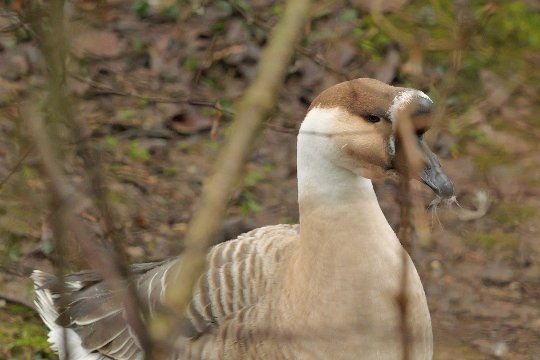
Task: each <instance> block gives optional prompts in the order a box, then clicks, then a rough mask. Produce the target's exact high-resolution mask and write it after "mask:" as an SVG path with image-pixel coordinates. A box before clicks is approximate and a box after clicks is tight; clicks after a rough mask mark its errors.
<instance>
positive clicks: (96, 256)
mask: <svg viewBox="0 0 540 360" xmlns="http://www.w3.org/2000/svg"><path fill="white" fill-rule="evenodd" d="M29 10H37V11H39V12H40V13H41V15H42V16H39V17H35V20H34V22H32V23H31V24H32V27H33V29H34V30H35V32H36V33H40V34H42V40H41V41H38V45H39V46H40V49H41V52H42V54H43V58H44V60H45V64H46V70H47V71H46V73H45V74H46V77H47V112H46V113H45V114H46V116H47V120H48V123H49V126H54V125H58V124H60V123H63V124H66V125H68V126H69V127H70V129H71V130H72V132H73V135H74V136H75V137H77V138H81V137H82V133H83V131H82V130H81V126H80V124H79V123H78V122H77V117H76V116H75V112H74V111H73V109H72V104H71V103H70V100H69V98H68V96H67V91H66V84H65V82H66V54H67V48H66V44H67V41H66V39H65V32H64V27H63V24H64V12H63V10H64V2H63V0H56V1H52V2H51V3H50V4H47V5H43V6H42V7H41V5H38V4H34V6H33V7H32V9H29ZM21 111H23V112H24V117H23V118H25V119H26V123H27V126H28V129H29V132H30V134H31V135H32V137H33V139H34V143H35V146H36V148H37V150H38V151H39V154H40V155H41V162H42V168H43V172H44V174H45V175H46V177H47V178H48V179H49V182H48V186H49V190H50V194H51V208H52V209H57V210H58V211H57V214H58V215H57V216H55V217H54V218H53V220H54V222H53V231H54V234H55V240H56V246H57V249H58V261H59V263H60V267H59V268H58V275H59V276H60V280H61V279H62V276H63V271H64V269H65V268H66V266H65V265H66V252H65V249H64V247H65V244H66V240H67V230H68V229H70V230H71V231H72V232H73V233H74V234H75V238H76V239H78V240H79V245H80V246H81V248H82V250H83V251H84V252H85V255H87V260H88V261H89V263H90V265H91V266H92V267H93V269H94V270H95V271H96V272H97V273H99V274H101V275H103V277H104V279H105V281H106V282H107V283H108V285H109V286H110V288H118V289H121V291H120V293H121V295H122V297H121V301H122V303H123V304H124V305H125V307H124V313H125V317H126V320H127V322H128V324H129V326H130V328H131V329H132V330H133V332H134V334H135V336H136V338H137V340H138V344H140V347H141V348H142V350H143V351H144V352H145V353H147V354H149V353H151V349H152V342H151V339H150V337H149V336H148V333H147V330H146V327H145V325H144V322H143V319H142V318H141V313H142V314H144V312H143V311H142V307H141V306H140V301H139V299H138V294H137V292H136V289H135V286H134V285H133V284H132V283H131V281H129V278H128V270H127V266H126V265H125V261H124V259H125V255H124V251H123V247H122V241H121V240H122V239H121V237H120V235H119V234H118V232H117V231H115V226H114V223H115V222H114V220H113V218H112V215H111V211H110V206H109V205H108V202H107V199H106V197H105V195H104V186H103V181H102V179H101V176H100V174H99V169H98V167H97V164H98V161H97V159H98V157H97V156H96V154H95V153H94V152H93V151H91V149H90V148H89V147H88V146H87V144H86V143H85V142H83V143H82V144H81V146H80V147H79V154H80V155H81V156H82V158H83V164H84V166H85V170H86V172H87V174H88V175H89V178H90V179H89V180H90V185H91V189H92V192H93V194H92V199H93V200H94V201H95V203H96V205H97V207H98V208H99V210H100V211H101V214H102V216H103V219H104V222H105V226H106V231H107V233H108V234H109V235H110V237H111V239H112V245H113V247H114V249H113V250H114V251H110V250H111V249H105V248H102V247H100V246H98V245H97V244H96V243H94V241H93V239H91V238H90V237H89V235H88V234H89V232H88V231H87V229H85V227H84V226H83V225H81V224H80V221H79V220H78V219H77V218H76V217H75V211H74V209H75V206H74V204H73V201H72V200H71V197H70V191H69V189H70V186H69V183H68V182H67V180H65V177H64V174H63V171H62V168H61V166H60V163H59V161H58V158H57V155H56V152H55V149H54V146H53V141H52V139H51V138H50V135H49V132H48V130H50V129H47V128H46V127H45V124H44V121H43V119H42V117H41V116H40V114H39V113H38V112H37V110H36V108H35V105H34V104H25V106H22V107H21ZM107 250H108V251H107ZM61 285H62V286H63V287H64V286H65V285H64V282H63V281H61ZM61 295H62V292H61ZM59 301H60V307H61V308H63V307H65V306H67V304H66V303H65V301H66V300H65V298H64V297H63V296H60V299H59ZM64 338H65V335H64ZM65 340H66V339H64V344H66V342H65ZM64 350H65V351H68V350H69V349H68V348H66V347H65V346H64Z"/></svg>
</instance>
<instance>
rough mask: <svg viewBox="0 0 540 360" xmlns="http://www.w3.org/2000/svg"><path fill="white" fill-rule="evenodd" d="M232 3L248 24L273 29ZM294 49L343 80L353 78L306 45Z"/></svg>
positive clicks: (261, 28) (267, 30)
mask: <svg viewBox="0 0 540 360" xmlns="http://www.w3.org/2000/svg"><path fill="white" fill-rule="evenodd" d="M231 5H232V6H233V7H234V9H235V10H236V12H238V13H239V14H240V15H241V16H242V17H243V18H244V19H245V20H246V21H247V22H248V24H253V25H255V26H257V27H258V28H259V29H260V30H263V31H264V32H269V31H270V30H271V27H270V25H268V24H267V23H266V21H264V20H262V19H260V18H259V17H257V16H256V15H254V14H250V13H248V12H247V11H246V10H244V8H242V6H241V5H240V4H238V3H237V2H236V1H231ZM294 49H295V51H296V52H297V53H299V54H301V55H303V56H306V57H307V58H308V59H310V60H311V61H313V62H314V63H315V64H317V65H319V66H321V67H322V68H324V69H325V70H327V71H329V72H331V73H334V74H337V75H339V76H341V77H342V78H343V80H351V79H350V77H349V75H348V74H347V73H346V72H344V71H342V70H339V69H336V68H335V67H333V66H332V65H330V64H329V63H328V61H326V60H325V59H324V58H323V57H322V56H320V55H319V54H317V53H316V52H315V51H313V50H310V49H308V48H306V47H304V46H301V45H299V44H296V45H294Z"/></svg>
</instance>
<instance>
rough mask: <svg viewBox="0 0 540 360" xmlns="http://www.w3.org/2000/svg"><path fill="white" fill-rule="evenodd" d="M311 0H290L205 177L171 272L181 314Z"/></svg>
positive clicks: (170, 294) (171, 300) (171, 295)
mask: <svg viewBox="0 0 540 360" xmlns="http://www.w3.org/2000/svg"><path fill="white" fill-rule="evenodd" d="M309 3H310V0H290V1H288V2H287V5H286V8H285V12H284V15H283V17H282V19H281V20H280V22H279V23H278V24H277V25H276V27H275V28H274V30H273V31H272V34H271V36H270V39H269V42H268V45H267V46H266V48H265V49H264V51H263V53H262V54H261V59H260V62H259V65H258V68H257V76H256V78H255V80H254V82H253V83H252V84H251V86H250V87H249V88H248V89H247V91H246V93H245V95H244V96H243V98H242V99H241V101H240V102H239V104H238V107H237V112H236V118H235V121H234V123H233V125H232V126H231V129H230V136H229V137H228V139H227V141H226V143H225V144H224V146H223V149H222V151H221V152H220V154H219V156H218V158H217V160H216V163H215V170H214V173H213V175H211V177H210V178H209V179H208V180H207V182H206V184H205V186H204V188H203V193H202V197H201V200H200V204H199V209H198V211H197V212H196V213H195V214H194V217H193V219H192V221H191V223H190V226H189V230H188V233H187V234H186V239H185V246H186V250H185V252H184V254H183V256H182V261H181V262H179V263H178V266H176V267H175V268H174V269H172V270H171V275H170V277H171V278H172V279H174V281H173V283H174V284H179V286H171V287H170V288H169V289H168V291H167V294H166V303H167V305H168V306H169V307H170V308H171V309H174V311H175V312H176V317H178V318H182V317H183V313H184V310H185V308H186V306H187V304H188V303H189V301H190V299H191V294H192V289H193V286H194V284H195V282H196V281H197V279H198V278H199V276H200V274H201V273H202V271H203V268H204V263H205V256H206V250H207V248H208V246H209V245H210V243H211V241H212V239H213V238H214V237H215V236H216V234H217V232H218V230H219V226H220V224H221V222H222V218H223V214H224V213H225V210H226V205H227V200H228V197H229V195H230V192H231V190H232V188H233V186H234V184H235V182H236V180H237V178H238V174H239V173H240V171H241V169H242V165H243V163H244V162H245V160H246V158H247V156H248V153H249V150H250V148H251V144H252V143H253V140H254V138H255V134H256V132H257V130H258V129H259V128H260V127H261V124H262V122H263V120H264V119H265V117H266V116H267V115H268V113H269V112H270V111H271V109H272V108H273V106H274V104H275V101H276V98H277V95H278V93H279V90H280V88H281V86H282V83H283V79H284V77H285V74H286V70H287V68H288V63H289V59H290V57H291V55H292V54H293V52H294V46H295V44H296V42H297V39H298V38H299V37H300V34H301V31H302V29H303V27H304V24H305V22H306V19H307V14H308V13H309V11H308V10H309ZM171 326H174V324H169V325H168V326H167V325H166V326H165V327H163V328H162V331H163V332H161V334H159V333H156V336H157V337H158V338H164V336H167V335H169V333H170V329H171Z"/></svg>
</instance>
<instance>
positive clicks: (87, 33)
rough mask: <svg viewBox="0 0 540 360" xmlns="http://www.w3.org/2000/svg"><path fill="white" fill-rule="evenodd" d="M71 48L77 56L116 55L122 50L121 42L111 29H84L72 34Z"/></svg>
mask: <svg viewBox="0 0 540 360" xmlns="http://www.w3.org/2000/svg"><path fill="white" fill-rule="evenodd" d="M72 50H73V53H74V54H75V55H76V56H77V57H84V56H87V55H90V56H95V57H116V56H118V55H120V53H121V52H122V44H121V42H120V39H119V38H118V36H117V35H116V34H115V33H113V32H111V31H104V30H84V31H82V32H80V33H78V34H76V35H75V36H74V38H73V42H72Z"/></svg>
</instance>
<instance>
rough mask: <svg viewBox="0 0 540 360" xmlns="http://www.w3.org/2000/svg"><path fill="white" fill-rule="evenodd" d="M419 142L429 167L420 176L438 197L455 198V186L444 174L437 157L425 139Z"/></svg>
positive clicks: (420, 139)
mask: <svg viewBox="0 0 540 360" xmlns="http://www.w3.org/2000/svg"><path fill="white" fill-rule="evenodd" d="M418 142H419V145H420V148H421V149H422V152H423V153H424V154H425V155H426V159H427V166H426V168H425V169H424V171H422V173H421V174H420V178H421V179H422V181H423V182H424V183H425V184H426V185H427V186H429V187H430V188H431V189H432V190H433V192H434V193H435V194H437V196H440V197H442V198H444V199H450V198H451V197H453V196H454V184H453V183H452V181H451V180H450V178H448V175H446V174H445V173H444V171H443V169H442V166H441V163H440V162H439V159H438V158H437V155H435V154H434V153H433V152H432V151H431V150H430V148H429V147H428V146H427V144H426V142H425V140H424V139H423V137H421V138H419V139H418Z"/></svg>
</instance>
